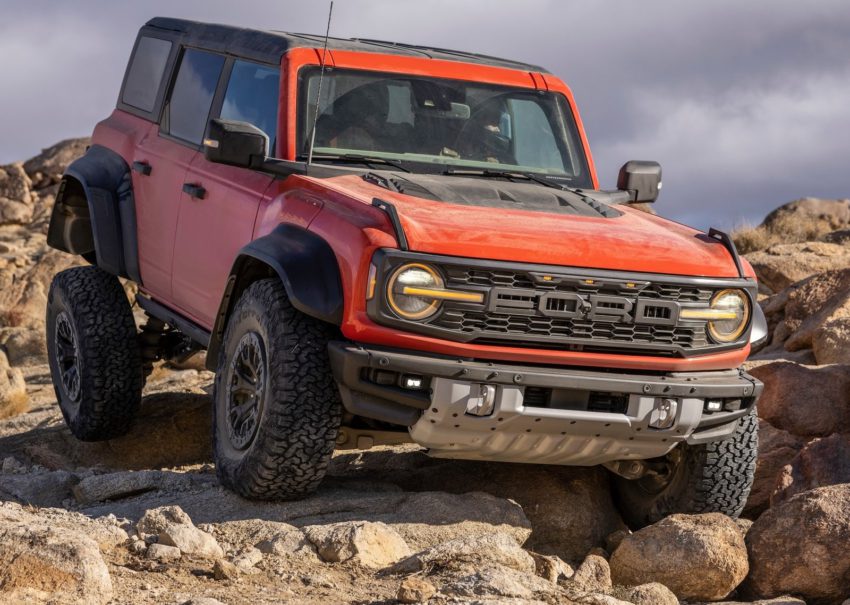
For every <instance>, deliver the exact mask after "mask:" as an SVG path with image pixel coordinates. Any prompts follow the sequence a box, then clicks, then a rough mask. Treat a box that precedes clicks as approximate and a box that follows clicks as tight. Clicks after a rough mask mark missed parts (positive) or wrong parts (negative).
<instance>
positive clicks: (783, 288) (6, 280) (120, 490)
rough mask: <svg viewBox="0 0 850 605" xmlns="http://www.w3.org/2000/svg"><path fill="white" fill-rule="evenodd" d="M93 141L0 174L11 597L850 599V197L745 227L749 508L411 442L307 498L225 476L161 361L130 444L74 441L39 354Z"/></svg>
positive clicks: (600, 474)
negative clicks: (753, 415)
mask: <svg viewBox="0 0 850 605" xmlns="http://www.w3.org/2000/svg"><path fill="white" fill-rule="evenodd" d="M85 144H86V141H83V140H77V141H66V142H64V143H61V144H59V145H57V146H55V147H53V148H51V149H48V150H45V152H44V153H43V154H41V155H40V156H39V157H37V158H34V159H32V160H30V161H28V162H26V163H23V164H16V165H12V166H3V167H0V602H2V603H30V602H32V603H157V604H160V603H161V604H166V603H167V604H175V603H196V604H199V605H200V604H208V605H209V604H214V603H225V604H230V605H235V604H238V603H279V602H292V603H322V604H328V603H396V602H402V603H415V602H429V603H433V604H444V603H496V602H498V603H517V604H518V603H582V604H588V605H597V604H598V605H618V604H622V603H634V604H646V605H650V604H653V605H655V604H660V605H666V604H668V603H669V604H674V603H679V602H687V603H698V602H706V601H724V600H725V601H724V602H731V601H735V602H758V603H775V604H777V605H778V604H787V605H791V604H798V603H804V602H808V603H836V604H840V603H842V602H843V600H844V599H846V598H847V597H850V557H848V554H847V553H848V544H850V346H848V341H850V254H848V252H847V250H848V249H850V248H848V247H847V241H848V240H850V231H848V230H850V202H848V201H846V200H845V201H824V200H802V201H799V202H794V203H792V204H788V205H786V206H783V207H782V208H781V209H779V210H777V211H776V212H774V213H773V214H771V215H770V216H769V217H768V219H767V220H766V222H765V224H764V225H762V226H760V227H758V228H756V229H753V230H748V231H746V232H742V233H739V234H738V238H739V243H740V244H741V245H742V247H744V248H745V249H746V250H747V252H748V258H749V259H750V261H751V262H752V263H753V265H754V266H755V267H756V270H757V271H758V273H759V275H760V276H761V278H762V283H763V286H762V290H763V300H762V305H763V306H764V308H765V311H766V313H767V315H768V318H769V320H770V326H771V340H770V343H769V344H768V345H767V346H766V347H765V348H763V349H762V350H761V351H758V352H756V353H755V354H754V356H753V358H752V360H751V361H749V362H748V365H749V366H750V368H751V371H752V372H753V373H754V374H756V375H758V376H759V378H761V379H762V380H763V381H764V382H765V383H766V389H765V395H764V398H763V400H762V403H761V405H760V415H761V417H762V420H761V443H760V452H759V466H758V474H757V480H756V485H755V487H754V490H753V493H752V496H751V498H750V502H749V504H748V507H747V512H746V517H747V519H742V520H737V521H735V520H731V519H729V518H727V517H724V516H722V515H716V514H711V515H676V516H673V517H669V518H668V519H665V520H664V521H662V522H660V523H657V524H656V525H653V526H651V527H648V528H645V529H643V530H640V531H638V532H635V533H631V532H629V531H628V530H627V529H626V527H625V525H624V524H623V522H622V520H621V519H620V516H619V514H618V513H617V512H616V509H615V507H614V505H613V503H612V501H611V497H610V494H609V483H608V477H607V476H606V474H605V472H604V471H601V470H598V469H577V468H555V467H539V466H524V465H523V466H519V465H509V464H480V463H470V462H460V461H447V460H433V459H430V458H428V457H427V456H425V455H424V454H423V453H422V452H421V451H420V450H419V449H418V448H416V447H413V446H397V447H392V448H375V449H371V450H365V451H348V452H338V453H337V455H336V456H335V458H334V460H333V464H332V468H331V471H330V475H329V478H328V480H327V481H325V483H324V484H323V486H322V488H321V489H320V490H319V492H318V493H317V494H315V495H314V496H312V497H310V498H307V499H306V500H303V501H299V502H287V503H258V502H250V501H246V500H242V499H240V498H238V497H237V496H235V495H233V494H231V493H230V492H227V491H225V490H223V489H222V488H221V487H219V485H218V484H217V481H216V478H215V473H214V471H213V468H212V465H211V444H210V437H209V427H210V423H211V419H210V409H209V407H210V406H209V398H208V394H207V393H208V391H209V385H210V383H211V379H212V375H211V374H210V373H208V372H206V371H203V370H198V369H176V368H169V367H165V366H160V367H157V368H156V369H155V370H154V373H153V375H152V376H151V377H150V379H149V381H148V384H147V387H146V389H145V397H144V403H143V405H142V410H141V417H140V418H139V421H138V422H137V424H136V427H135V428H134V430H133V431H132V432H131V433H130V434H129V435H128V436H127V437H125V438H122V439H119V440H114V441H110V442H105V443H81V442H78V441H76V440H75V439H74V438H73V437H72V436H71V435H70V433H69V432H68V431H67V429H66V428H65V427H64V425H63V423H62V418H61V414H60V413H59V410H58V407H57V405H56V403H55V396H54V394H53V389H52V386H51V382H50V376H49V371H48V369H47V366H46V359H45V350H44V344H43V343H44V335H43V329H44V318H43V315H44V308H45V299H46V291H47V288H48V285H49V282H50V278H51V277H52V275H53V274H54V273H55V272H56V271H59V270H62V269H64V268H66V267H68V266H70V265H71V264H73V263H74V260H73V259H72V258H71V257H69V256H66V255H63V254H61V253H58V252H55V251H51V250H49V249H48V248H47V247H46V245H45V232H46V226H47V220H48V218H49V211H50V208H51V205H52V201H53V197H54V195H55V193H56V184H57V182H58V179H59V176H60V175H61V173H62V170H63V169H64V166H65V165H66V164H67V163H68V161H70V159H71V158H73V157H75V156H76V155H78V154H80V153H81V152H82V151H83V149H84V146H85ZM803 224H805V225H807V227H806V229H801V228H800V225H803ZM789 225H792V226H794V231H793V234H791V233H790V232H789ZM786 595H793V596H786ZM759 599H762V600H759Z"/></svg>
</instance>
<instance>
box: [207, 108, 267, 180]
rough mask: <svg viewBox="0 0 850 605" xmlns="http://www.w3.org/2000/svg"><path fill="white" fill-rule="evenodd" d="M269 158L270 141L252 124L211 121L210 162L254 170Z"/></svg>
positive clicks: (208, 137)
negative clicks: (253, 167) (252, 168)
mask: <svg viewBox="0 0 850 605" xmlns="http://www.w3.org/2000/svg"><path fill="white" fill-rule="evenodd" d="M268 155H269V137H268V136H267V135H266V133H265V132H263V131H262V130H260V129H259V128H257V127H256V126H254V125H253V124H249V123H248V122H234V121H233V120H220V119H218V118H216V119H212V120H210V126H209V134H208V135H207V138H206V139H204V157H205V158H207V160H209V161H210V162H217V163H219V164H230V165H232V166H241V167H243V168H250V167H252V166H257V165H259V163H260V162H262V161H263V160H265V159H266V157H267V156H268Z"/></svg>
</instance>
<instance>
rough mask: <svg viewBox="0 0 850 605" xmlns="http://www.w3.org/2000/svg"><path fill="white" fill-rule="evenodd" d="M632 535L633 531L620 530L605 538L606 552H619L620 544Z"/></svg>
mask: <svg viewBox="0 0 850 605" xmlns="http://www.w3.org/2000/svg"><path fill="white" fill-rule="evenodd" d="M631 533H632V532H631V530H628V529H618V530H617V531H615V532H612V533H610V534H608V536H607V537H606V538H605V550H607V551H608V552H614V551H615V550H617V547H618V546H619V545H620V542H622V541H623V538H625V537H626V536H629V535H631Z"/></svg>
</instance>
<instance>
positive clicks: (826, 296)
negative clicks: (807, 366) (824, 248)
mask: <svg viewBox="0 0 850 605" xmlns="http://www.w3.org/2000/svg"><path fill="white" fill-rule="evenodd" d="M781 316H782V322H783V323H782V326H779V327H780V328H781V332H783V333H784V334H785V349H787V350H788V351H799V350H801V349H807V348H811V347H812V346H813V342H814V335H815V333H816V332H817V331H818V330H819V329H820V328H821V327H822V326H823V325H824V324H826V323H827V322H829V321H832V320H834V319H840V318H843V317H850V268H848V269H841V270H839V271H828V272H826V273H821V274H818V275H814V276H812V277H810V278H809V279H807V280H805V281H803V282H800V283H798V284H794V286H792V287H791V288H789V293H788V300H787V302H786V303H785V305H784V306H783V307H782V309H781ZM777 332H780V330H779V329H778V330H777Z"/></svg>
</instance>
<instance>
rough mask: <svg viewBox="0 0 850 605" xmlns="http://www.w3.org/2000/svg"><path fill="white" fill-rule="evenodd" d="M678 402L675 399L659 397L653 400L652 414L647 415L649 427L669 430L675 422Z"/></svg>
mask: <svg viewBox="0 0 850 605" xmlns="http://www.w3.org/2000/svg"><path fill="white" fill-rule="evenodd" d="M678 409H679V402H678V401H677V400H675V399H665V398H662V397H659V398H658V399H656V400H655V405H654V406H653V407H652V412H650V414H649V426H651V427H652V428H656V429H669V428H670V427H671V426H673V423H674V422H675V421H676V410H678Z"/></svg>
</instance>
